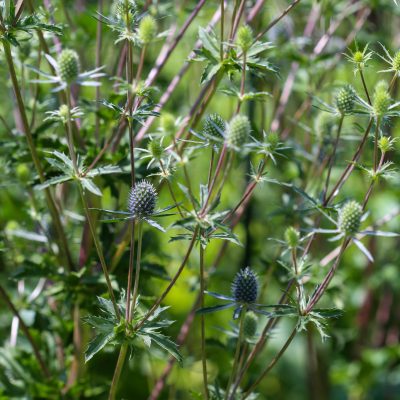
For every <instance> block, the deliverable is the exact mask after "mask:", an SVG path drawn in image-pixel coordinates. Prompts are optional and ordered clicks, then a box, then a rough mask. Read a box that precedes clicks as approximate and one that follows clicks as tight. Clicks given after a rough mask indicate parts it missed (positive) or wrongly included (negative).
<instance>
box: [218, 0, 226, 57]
mask: <svg viewBox="0 0 400 400" xmlns="http://www.w3.org/2000/svg"><path fill="white" fill-rule="evenodd" d="M224 23H225V7H224V0H221V38H220V40H221V45H220V49H219V55H220V57H221V60H222V59H223V58H224V43H223V42H224Z"/></svg>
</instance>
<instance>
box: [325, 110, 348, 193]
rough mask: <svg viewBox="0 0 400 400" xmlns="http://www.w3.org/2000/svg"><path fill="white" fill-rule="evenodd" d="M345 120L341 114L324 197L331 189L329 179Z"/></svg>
mask: <svg viewBox="0 0 400 400" xmlns="http://www.w3.org/2000/svg"><path fill="white" fill-rule="evenodd" d="M343 120H344V115H341V117H340V120H339V126H338V130H337V134H336V140H335V145H334V147H333V151H332V154H331V156H330V158H329V167H328V173H327V175H326V181H325V188H324V198H325V196H326V194H327V192H328V189H329V181H330V178H331V172H332V168H333V164H334V163H335V156H336V151H337V147H338V144H339V139H340V134H341V132H342V126H343Z"/></svg>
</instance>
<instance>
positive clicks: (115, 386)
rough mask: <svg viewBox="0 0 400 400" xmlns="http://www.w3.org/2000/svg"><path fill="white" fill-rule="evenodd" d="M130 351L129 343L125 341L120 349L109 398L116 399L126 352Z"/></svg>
mask: <svg viewBox="0 0 400 400" xmlns="http://www.w3.org/2000/svg"><path fill="white" fill-rule="evenodd" d="M127 352H128V344H127V343H124V344H123V345H122V346H121V350H120V351H119V355H118V361H117V365H116V366H115V371H114V376H113V380H112V382H111V387H110V393H109V395H108V400H115V396H116V394H117V389H118V382H119V378H120V377H121V372H122V367H123V366H124V362H125V358H126V353H127Z"/></svg>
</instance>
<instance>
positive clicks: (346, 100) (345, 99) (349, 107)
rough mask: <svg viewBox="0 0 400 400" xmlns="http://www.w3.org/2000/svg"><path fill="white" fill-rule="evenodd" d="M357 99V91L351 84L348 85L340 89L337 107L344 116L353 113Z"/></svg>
mask: <svg viewBox="0 0 400 400" xmlns="http://www.w3.org/2000/svg"><path fill="white" fill-rule="evenodd" d="M355 99H356V92H355V90H354V88H353V87H352V86H351V85H346V86H344V87H343V88H342V89H340V90H339V92H338V93H337V95H336V107H337V109H338V111H339V113H340V114H341V115H342V116H344V115H349V114H351V113H352V111H353V109H354V103H355Z"/></svg>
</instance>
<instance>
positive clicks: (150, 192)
mask: <svg viewBox="0 0 400 400" xmlns="http://www.w3.org/2000/svg"><path fill="white" fill-rule="evenodd" d="M156 202H157V192H156V189H155V187H154V186H153V185H152V184H151V183H150V182H149V181H146V180H143V181H140V182H138V183H137V184H136V185H135V186H134V187H133V188H132V189H131V191H130V193H129V200H128V210H129V212H130V213H131V214H132V215H134V216H135V217H136V218H139V219H140V218H144V217H149V216H151V215H152V214H153V213H154V210H155V208H156Z"/></svg>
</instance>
